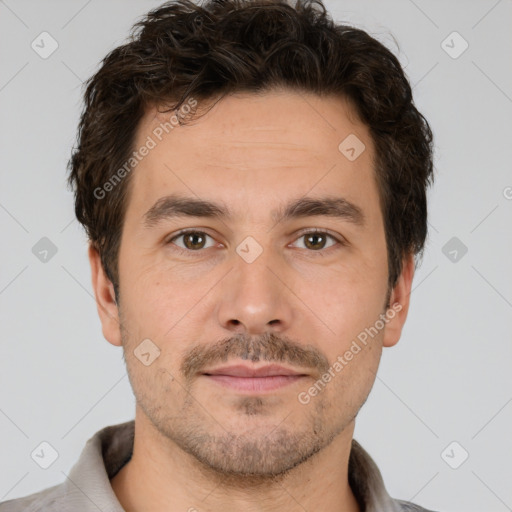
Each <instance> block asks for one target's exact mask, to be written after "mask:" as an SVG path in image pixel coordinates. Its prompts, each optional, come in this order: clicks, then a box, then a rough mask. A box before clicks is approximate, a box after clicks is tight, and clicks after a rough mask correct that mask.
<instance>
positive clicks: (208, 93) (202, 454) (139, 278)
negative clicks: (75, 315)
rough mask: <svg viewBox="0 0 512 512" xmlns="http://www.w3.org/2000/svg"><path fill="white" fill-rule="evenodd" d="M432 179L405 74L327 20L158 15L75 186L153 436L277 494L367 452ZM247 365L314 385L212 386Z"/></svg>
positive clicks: (215, 12) (104, 314)
mask: <svg viewBox="0 0 512 512" xmlns="http://www.w3.org/2000/svg"><path fill="white" fill-rule="evenodd" d="M432 169H433V164H432V133H431V130H430V128H429V126H428V123H427V121H426V120H425V119H424V117H423V116H422V115H421V114H420V113H419V112H418V110H417V109H416V108H415V106H414V104H413V101H412V94H411V88H410V85H409V83H408V81H407V78H406V76H405V75H404V72H403V70H402V69H401V67H400V64H399V62H398V60H397V59H396V57H395V56H394V55H393V54H392V53H391V52H390V51H389V50H388V49H386V48H385V47H384V46H383V45H382V44H381V43H379V42H378V41H376V40H375V39H373V38H372V37H371V36H369V35H368V34H367V33H366V32H364V31H362V30H359V29H356V28H353V27H349V26H345V25H337V24H335V23H334V22H333V21H332V20H331V19H330V18H329V16H328V14H327V13H326V11H325V9H324V8H323V6H322V4H321V3H320V2H314V1H298V2H297V3H296V5H294V6H291V5H289V4H288V3H287V2H285V1H278V0H275V1H244V0H226V1H223V2H219V1H210V2H206V3H205V4H203V5H202V7H199V6H197V5H195V4H193V3H191V2H188V1H179V2H169V3H167V4H165V5H163V6H162V7H160V8H159V9H156V10H155V11H152V12H150V13H149V14H148V15H147V16H146V17H144V19H143V20H142V21H140V22H139V23H138V24H137V25H136V26H135V27H134V31H133V33H132V37H131V40H130V41H129V42H128V43H127V44H125V45H124V46H121V47H119V48H116V49H115V50H113V51H112V52H111V53H110V54H109V55H108V56H107V57H106V58H105V59H104V61H103V64H102V66H101V68H100V70H99V71H98V72H97V73H96V74H95V75H94V76H93V77H92V78H91V79H90V80H89V82H88V84H87V89H86V93H85V108H84V112H83V115H82V118H81V122H80V126H79V136H78V145H77V148H76V150H75V151H74V154H73V155H72V158H71V160H70V178H69V181H70V184H71V185H72V186H73V187H74V190H75V198H76V215H77V218H78V220H79V221H80V222H81V223H82V224H83V225H84V226H85V228H86V231H87V234H88V237H89V240H90V247H89V258H90V262H91V268H92V276H93V286H94V289H95V294H96V300H97V304H98V311H99V315H100V318H101V321H102V327H103V334H104V336H105V337H106V339H107V340H108V341H109V342H110V343H112V344H114V345H122V346H123V349H124V356H125V360H126V364H127V368H128V373H129V376H130V381H131V384H132V387H133V390H134V393H135V396H136V399H137V418H140V422H141V424H145V425H146V428H147V430H148V431H149V430H151V429H152V430H153V431H154V432H158V433H159V435H160V434H162V435H163V436H164V437H165V438H166V439H168V440H169V441H170V442H172V443H175V444H176V445H178V446H179V447H180V448H182V449H183V450H184V451H186V452H187V453H189V454H191V456H193V457H194V458H195V459H196V460H197V461H199V462H200V463H201V464H203V465H204V466H205V467H209V468H212V469H214V470H215V471H221V472H223V473H225V474H237V475H241V474H244V475H252V476H255V475H258V476H259V477H265V476H276V475H278V474H284V473H285V472H287V471H289V470H290V469H291V468H293V467H295V466H296V465H298V464H300V463H301V462H304V461H306V460H308V459H310V458H311V457H313V456H314V455H315V454H316V453H318V452H319V451H321V450H322V448H324V447H325V446H327V445H328V444H329V443H331V442H332V441H333V440H334V439H335V438H336V437H337V436H338V435H341V434H342V433H343V432H345V433H346V432H349V431H350V429H352V428H353V422H354V418H355V417H356V415H357V412H358V411H359V409H360V407H361V406H362V405H363V403H364V401H365V400H366V398H367V396H368V394H369V392H370V390H371V387H372V385H373V382H374V379H375V373H376V371H377V368H378V364H379V361H380V355H381V351H382V347H388V346H392V345H394V344H395V343H396V342H397V341H398V339H399V338H400V334H401V329H402V326H403V324H404V322H405V319H406V316H407V311H408V307H409V295H410V290H411V282H412V278H413V274H414V269H415V266H416V265H417V264H418V262H419V258H420V256H421V253H422V250H423V247H424V244H425V240H426V236H427V201H426V189H427V186H428V184H429V183H430V182H431V180H432ZM183 230H187V232H186V233H183ZM364 333H365V334H366V337H365V335H364ZM144 340H146V341H144ZM148 340H150V341H148ZM141 343H142V344H141ZM141 347H142V348H141ZM349 352H350V353H351V354H352V356H350V355H349ZM142 354H144V357H141V355H142ZM148 354H149V355H148ZM340 358H341V359H340ZM241 360H246V361H249V362H252V363H254V364H260V363H261V362H264V361H268V362H272V363H282V364H284V365H286V366H287V367H289V368H293V369H295V370H296V371H297V372H299V373H300V374H301V375H302V377H300V378H297V379H296V380H295V381H294V382H293V383H290V384H288V385H286V386H284V387H282V388H279V389H278V390H276V391H274V392H272V393H270V392H264V393H257V392H254V393H247V392H244V393H240V392H235V391H233V390H232V389H230V390H229V391H228V392H226V389H225V388H224V387H223V386H222V384H219V383H218V382H217V380H215V381H212V378H211V377H210V376H209V375H208V372H209V371H211V370H213V369H215V368H216V367H218V366H220V365H224V364H228V363H231V362H240V361H241ZM148 363H149V364H148ZM336 363H337V364H336ZM327 375H329V376H330V378H329V377H327ZM319 382H323V384H319ZM314 389H316V392H315V391H314Z"/></svg>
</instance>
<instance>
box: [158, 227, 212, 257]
mask: <svg viewBox="0 0 512 512" xmlns="http://www.w3.org/2000/svg"><path fill="white" fill-rule="evenodd" d="M207 238H211V239H212V240H213V238H212V237H211V236H210V235H208V234H207V233H205V232H204V231H194V230H186V231H181V232H180V233H178V234H177V235H175V236H173V237H172V238H171V239H169V240H168V242H167V243H173V244H175V245H176V246H177V247H178V248H179V249H180V250H182V251H195V252H197V251H199V250H200V249H208V247H207V246H205V242H206V239H207ZM178 239H182V240H183V246H181V245H179V244H176V243H175V240H178ZM209 247H212V245H210V246H209Z"/></svg>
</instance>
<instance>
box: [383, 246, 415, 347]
mask: <svg viewBox="0 0 512 512" xmlns="http://www.w3.org/2000/svg"><path fill="white" fill-rule="evenodd" d="M413 277H414V254H410V255H409V256H407V257H406V258H404V260H403V267H402V273H401V274H400V277H399V278H398V281H397V283H396V285H395V287H394V288H393V290H392V292H391V297H390V299H389V303H390V308H389V309H388V311H387V317H388V318H389V319H390V320H389V321H388V323H387V324H386V328H385V330H384V339H383V342H382V345H383V346H384V347H392V346H394V345H396V344H397V343H398V340H399V339H400V336H401V334H402V328H403V326H404V324H405V320H406V318H407V312H408V311H409V300H410V297H411V286H412V279H413ZM393 312H394V316H393Z"/></svg>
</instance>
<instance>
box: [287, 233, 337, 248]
mask: <svg viewBox="0 0 512 512" xmlns="http://www.w3.org/2000/svg"><path fill="white" fill-rule="evenodd" d="M329 239H330V240H332V241H333V243H331V245H326V244H327V243H328V242H329ZM297 240H304V243H303V245H304V248H305V249H309V250H310V251H321V250H322V249H326V248H327V249H328V248H330V247H332V246H333V245H336V243H338V244H339V245H342V243H341V241H340V240H337V239H336V238H335V237H334V236H332V235H330V234H329V233H326V232H324V231H309V232H307V233H303V234H301V235H300V237H299V238H298V239H297Z"/></svg>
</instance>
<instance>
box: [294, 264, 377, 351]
mask: <svg viewBox="0 0 512 512" xmlns="http://www.w3.org/2000/svg"><path fill="white" fill-rule="evenodd" d="M297 276H298V277H297V280H296V281H295V283H294V286H295V287H296V288H294V293H296V295H297V296H298V297H299V298H300V299H301V300H302V301H303V304H301V305H299V306H298V307H301V308H305V310H306V311H307V314H308V316H314V317H316V318H317V319H320V320H322V322H323V324H325V326H326V329H325V334H326V335H327V336H328V337H329V338H330V339H331V342H333V343H334V344H335V346H340V347H343V346H344V345H345V344H346V343H347V342H348V343H350V341H351V340H352V339H353V338H355V337H356V336H357V335H358V334H359V333H360V332H361V331H362V330H364V329H365V328H366V327H369V326H370V325H373V324H374V323H375V320H376V319H377V318H378V316H379V314H381V313H382V312H383V305H384V299H385V294H386V276H385V275H384V274H383V273H382V272H380V269H379V268H377V267H376V266H373V267H371V266H364V267H362V268H355V267H349V266H348V264H347V265H344V266H341V265H340V266H338V267H334V266H331V267H325V268H318V269H315V271H314V272H312V271H311V269H309V270H308V269H306V268H304V269H303V271H300V272H297ZM304 304H305V305H306V306H307V307H306V306H304ZM329 345H332V343H330V344H329Z"/></svg>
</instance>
